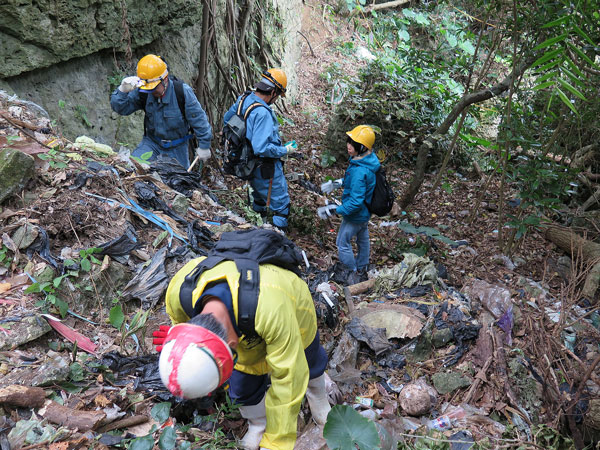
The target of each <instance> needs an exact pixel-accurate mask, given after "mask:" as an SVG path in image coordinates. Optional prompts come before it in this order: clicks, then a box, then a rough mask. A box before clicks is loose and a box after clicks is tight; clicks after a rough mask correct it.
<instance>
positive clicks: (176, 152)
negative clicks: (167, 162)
mask: <svg viewBox="0 0 600 450" xmlns="http://www.w3.org/2000/svg"><path fill="white" fill-rule="evenodd" d="M188 148H189V141H185V142H184V143H182V144H180V145H178V146H177V147H170V148H162V147H161V146H160V145H158V144H157V143H156V142H154V141H153V140H152V139H150V138H149V137H148V136H144V137H143V138H142V141H141V142H140V143H139V145H138V146H137V148H136V149H135V150H134V151H133V152H131V156H136V157H138V158H141V157H142V155H143V154H144V153H148V152H152V155H151V156H150V158H149V159H148V160H147V161H148V162H152V161H154V160H155V159H156V158H158V156H159V155H163V156H168V157H171V158H175V159H176V160H177V161H179V164H181V165H182V166H183V167H184V168H185V169H187V168H188V167H190V158H189V155H188Z"/></svg>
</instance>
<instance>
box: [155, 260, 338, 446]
mask: <svg viewBox="0 0 600 450" xmlns="http://www.w3.org/2000/svg"><path fill="white" fill-rule="evenodd" d="M209 258H210V256H209ZM206 261H207V258H206V257H201V258H198V259H194V260H191V261H189V262H188V263H187V264H185V265H184V266H183V267H182V268H181V269H180V270H179V271H178V272H177V273H176V274H175V276H174V277H173V278H172V280H171V281H170V283H169V286H168V288H167V293H166V297H165V303H166V310H167V313H168V314H169V317H170V318H171V321H172V323H173V326H171V327H169V326H165V325H163V326H161V327H160V330H159V331H155V332H154V333H153V336H154V341H153V343H154V344H155V345H157V350H159V351H160V352H161V354H160V358H159V372H160V376H161V379H162V381H163V383H164V385H165V386H166V387H167V388H168V389H169V391H170V392H171V393H172V394H173V395H176V396H178V397H182V398H185V399H192V398H199V397H203V396H206V395H208V394H210V393H211V392H212V391H213V390H214V389H216V388H217V387H219V386H221V385H223V384H224V383H225V382H226V381H229V390H228V393H229V396H230V398H231V399H232V400H234V401H235V402H236V403H237V404H240V405H241V406H240V413H241V415H242V417H244V418H245V419H247V421H248V431H247V433H246V434H245V435H244V437H243V439H242V440H241V442H240V446H241V448H244V449H246V450H259V449H262V450H293V448H294V444H295V442H296V433H297V421H298V414H299V412H300V406H301V403H302V400H303V398H304V396H305V395H306V399H307V401H308V404H309V407H310V411H311V414H312V417H313V419H314V420H315V422H316V423H317V424H319V425H324V424H325V422H326V421H327V415H328V413H329V411H330V410H331V407H330V405H329V401H328V397H327V392H326V389H325V380H326V375H325V368H326V366H327V354H326V352H325V350H324V349H323V347H322V346H321V344H320V342H319V332H318V329H317V320H316V312H315V306H314V303H313V299H312V297H311V294H310V291H309V289H308V286H307V285H306V283H305V282H304V281H303V280H302V279H301V278H300V277H298V276H297V275H296V274H295V273H294V272H292V271H291V270H287V269H284V268H281V267H279V266H276V265H273V264H263V265H260V266H259V276H258V280H259V286H258V290H257V294H256V295H258V297H257V301H256V306H255V314H254V317H253V320H254V328H253V329H254V331H255V333H256V335H255V337H250V336H249V335H246V334H243V333H242V332H241V331H240V328H242V322H241V321H242V319H243V317H244V314H243V312H241V310H242V306H241V301H240V298H243V299H247V298H248V297H244V296H243V295H244V293H243V292H239V291H241V289H242V288H241V286H240V285H241V284H242V283H241V282H240V277H241V275H240V272H239V270H238V267H237V265H236V262H235V261H229V260H226V261H223V262H219V263H217V264H216V265H214V266H213V267H212V268H210V269H206V270H204V271H200V272H199V271H198V269H197V268H198V267H200V266H199V265H200V264H201V263H203V262H206ZM195 277H197V279H196V278H195ZM189 283H191V286H189V285H188V284H189ZM186 292H187V294H191V296H190V297H189V298H188V297H186V295H187V294H186ZM186 299H187V300H188V301H186ZM186 305H187V306H186ZM269 384H270V386H269Z"/></svg>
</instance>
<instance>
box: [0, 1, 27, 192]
mask: <svg viewBox="0 0 600 450" xmlns="http://www.w3.org/2000/svg"><path fill="white" fill-rule="evenodd" d="M0 10H1V8H0ZM0 15H1V13H0ZM0 28H1V27H0ZM33 173H34V171H33V158H32V157H31V156H29V155H26V154H25V153H22V152H20V151H18V150H13V149H10V148H5V149H3V150H1V151H0V203H2V202H3V201H4V200H6V199H7V198H9V197H10V196H11V195H13V194H15V193H17V192H19V191H20V190H22V189H23V188H24V187H25V184H27V181H29V179H30V178H31V177H32V176H33Z"/></svg>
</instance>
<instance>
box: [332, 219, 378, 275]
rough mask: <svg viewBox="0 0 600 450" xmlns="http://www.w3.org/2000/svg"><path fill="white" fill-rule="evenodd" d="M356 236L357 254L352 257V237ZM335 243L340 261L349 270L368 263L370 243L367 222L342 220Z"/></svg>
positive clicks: (365, 265)
mask: <svg viewBox="0 0 600 450" xmlns="http://www.w3.org/2000/svg"><path fill="white" fill-rule="evenodd" d="M355 236H356V246H357V247H358V255H357V256H356V259H355V258H354V252H353V251H352V238H353V237H355ZM335 243H336V245H337V248H338V258H339V260H340V262H341V263H342V264H343V265H345V266H346V267H347V268H348V269H350V270H361V269H365V268H366V267H367V266H368V265H369V255H370V252H371V244H370V242H369V222H368V221H367V222H359V223H353V222H348V221H347V220H342V224H341V225H340V231H338V235H337V240H336V242H335Z"/></svg>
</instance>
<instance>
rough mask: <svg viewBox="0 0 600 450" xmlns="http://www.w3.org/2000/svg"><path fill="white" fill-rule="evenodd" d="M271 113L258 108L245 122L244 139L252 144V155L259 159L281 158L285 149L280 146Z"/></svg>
mask: <svg viewBox="0 0 600 450" xmlns="http://www.w3.org/2000/svg"><path fill="white" fill-rule="evenodd" d="M273 120H275V119H274V118H273V115H272V112H271V111H270V110H268V109H267V108H262V107H258V108H256V109H255V110H254V111H252V113H250V116H249V117H248V119H247V120H246V137H247V138H248V139H249V140H250V142H251V143H252V150H254V154H255V155H256V156H258V157H261V158H281V157H282V156H285V155H286V154H287V149H286V148H285V147H284V146H283V145H281V139H280V138H279V132H278V130H277V129H276V128H275V125H274V123H273Z"/></svg>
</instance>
